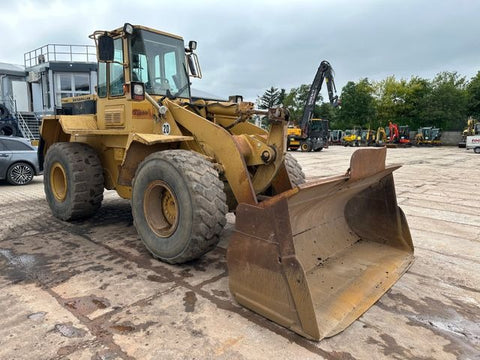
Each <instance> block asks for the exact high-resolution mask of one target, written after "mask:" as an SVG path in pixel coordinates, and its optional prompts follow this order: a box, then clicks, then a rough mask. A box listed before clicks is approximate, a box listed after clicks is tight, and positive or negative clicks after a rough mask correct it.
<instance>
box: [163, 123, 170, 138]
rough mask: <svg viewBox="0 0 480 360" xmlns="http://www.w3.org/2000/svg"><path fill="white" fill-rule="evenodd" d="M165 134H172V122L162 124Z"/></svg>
mask: <svg viewBox="0 0 480 360" xmlns="http://www.w3.org/2000/svg"><path fill="white" fill-rule="evenodd" d="M162 132H163V135H170V124H169V123H167V122H165V123H163V124H162Z"/></svg>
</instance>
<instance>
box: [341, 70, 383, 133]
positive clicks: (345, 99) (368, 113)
mask: <svg viewBox="0 0 480 360" xmlns="http://www.w3.org/2000/svg"><path fill="white" fill-rule="evenodd" d="M373 93H374V89H373V86H372V84H371V83H370V82H369V81H368V79H362V80H360V81H359V82H358V83H357V84H356V83H354V82H353V81H349V82H348V83H347V84H346V85H345V86H344V87H343V89H342V95H341V99H342V106H341V108H340V109H339V110H338V114H337V117H336V121H335V124H334V125H335V128H340V129H346V128H352V127H354V126H361V127H363V128H367V127H369V126H370V127H371V128H372V129H373V127H374V122H375V113H376V107H375V99H374V97H373Z"/></svg>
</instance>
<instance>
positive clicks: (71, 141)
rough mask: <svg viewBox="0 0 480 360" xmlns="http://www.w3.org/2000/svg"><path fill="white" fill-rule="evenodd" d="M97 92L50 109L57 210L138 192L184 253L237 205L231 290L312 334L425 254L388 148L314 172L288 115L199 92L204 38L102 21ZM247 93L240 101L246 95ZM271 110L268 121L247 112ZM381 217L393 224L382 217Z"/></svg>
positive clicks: (211, 243) (45, 133)
mask: <svg viewBox="0 0 480 360" xmlns="http://www.w3.org/2000/svg"><path fill="white" fill-rule="evenodd" d="M91 37H92V38H93V39H94V40H95V42H96V45H97V57H98V62H99V64H98V86H97V94H96V95H89V96H82V97H76V98H70V99H65V101H64V104H63V105H64V106H63V109H62V112H63V113H62V114H61V115H55V116H46V117H45V118H44V119H43V123H42V127H41V141H40V144H39V156H40V160H41V162H42V164H43V167H44V183H45V185H44V186H45V193H46V198H47V201H48V204H49V206H50V208H51V210H52V212H53V214H54V215H55V216H57V217H58V218H60V219H63V220H66V221H68V220H72V219H79V218H85V217H88V216H93V215H94V214H95V212H96V211H97V210H98V208H99V207H100V205H101V202H102V199H103V189H104V188H106V189H115V190H116V191H117V193H118V194H119V195H120V196H121V197H123V198H125V199H130V200H131V206H132V213H133V218H134V223H135V227H136V229H137V231H138V234H139V236H140V238H141V240H142V241H143V243H144V244H145V246H146V248H147V249H148V250H149V251H150V252H151V253H152V254H153V256H154V257H156V258H158V259H160V260H161V261H165V262H169V263H173V264H175V263H183V262H186V261H189V260H193V259H196V258H198V257H201V256H202V255H203V254H204V253H206V252H207V251H209V250H211V249H212V248H214V247H215V245H216V244H217V242H218V241H219V236H220V234H221V233H222V229H223V227H224V225H225V223H226V221H225V214H226V213H227V211H228V210H231V211H232V210H235V212H236V223H235V230H234V232H233V235H232V236H231V238H230V239H229V247H228V251H227V264H228V271H229V281H230V290H231V293H232V294H233V296H234V297H235V299H236V300H237V301H238V302H239V303H240V304H242V305H244V306H246V307H247V308H249V309H251V310H253V311H255V312H257V313H259V314H261V315H263V316H265V317H267V318H269V319H271V320H273V321H275V322H277V323H278V324H281V325H283V326H285V327H286V328H289V329H291V330H293V331H295V332H297V333H298V334H301V335H303V336H305V337H307V338H309V339H315V340H319V339H322V338H323V337H326V336H332V335H335V334H337V333H338V332H340V331H342V330H343V329H345V328H346V327H347V326H348V325H349V324H350V323H352V322H353V321H354V320H355V319H356V318H358V317H359V316H360V315H361V314H362V313H363V312H365V311H366V310H367V309H368V308H369V307H370V306H371V305H372V304H374V303H375V302H376V301H377V300H378V299H379V298H380V297H381V296H382V294H383V293H384V292H385V291H387V290H388V289H389V288H390V287H391V286H392V285H393V284H394V283H395V282H396V281H397V280H398V279H399V278H400V276H401V275H402V274H403V273H404V272H405V271H406V270H407V269H408V267H409V265H410V264H411V262H412V261H413V246H412V240H411V237H410V233H409V228H408V225H407V222H406V220H405V216H404V215H403V213H402V211H401V209H400V208H399V207H398V206H397V202H396V195H395V188H394V183H393V175H392V172H393V171H394V170H395V169H397V168H398V167H399V166H385V156H386V152H385V149H365V150H358V151H356V152H355V153H354V154H353V156H352V158H351V162H350V169H349V170H348V171H347V173H346V174H344V175H341V176H336V177H333V178H328V179H323V180H319V181H315V182H310V183H305V176H304V174H303V172H302V170H301V167H300V166H299V164H298V163H297V162H296V161H295V160H294V158H293V157H291V156H288V154H286V128H287V120H288V119H287V118H288V116H287V115H288V114H287V113H286V112H285V111H284V110H283V109H281V108H280V109H269V110H267V111H257V110H255V109H254V107H253V104H252V103H249V102H243V101H233V100H232V101H211V100H210V101H206V100H202V99H196V100H193V99H192V97H191V94H190V82H189V76H194V77H200V76H201V72H200V68H199V63H198V58H197V56H196V54H195V52H194V50H195V48H196V42H193V41H191V42H189V44H188V46H187V47H186V48H185V45H184V42H183V40H182V38H181V37H178V36H175V35H172V34H168V33H164V32H161V31H157V30H154V29H150V28H147V27H143V26H133V25H131V24H125V25H124V26H123V27H122V28H119V29H116V30H113V31H96V32H94V33H93V34H92V35H91ZM236 100H240V99H238V98H237V99H236ZM253 114H262V115H264V116H265V115H266V116H268V117H269V120H270V124H271V126H270V129H269V131H268V132H267V131H264V130H262V129H260V128H258V127H256V126H254V125H252V124H250V123H249V122H247V121H246V120H248V119H249V118H250V117H251V116H252V115H253ZM379 224H380V225H379Z"/></svg>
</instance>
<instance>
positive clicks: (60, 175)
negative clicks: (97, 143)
mask: <svg viewBox="0 0 480 360" xmlns="http://www.w3.org/2000/svg"><path fill="white" fill-rule="evenodd" d="M43 185H44V189H45V195H46V197H47V201H48V205H49V206H50V209H51V210H52V213H53V215H54V216H55V217H57V218H59V219H62V220H67V221H69V220H75V219H81V218H86V217H90V216H92V215H93V214H95V213H96V212H97V210H98V209H99V208H100V205H101V204H102V200H103V188H104V179H103V167H102V164H101V162H100V160H99V158H98V156H97V154H96V152H95V150H94V149H93V148H92V147H90V146H89V145H87V144H82V143H67V142H61V143H56V144H53V145H52V146H50V148H49V149H48V151H47V155H46V156H45V165H44V181H43Z"/></svg>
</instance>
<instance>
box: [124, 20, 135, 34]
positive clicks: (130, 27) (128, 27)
mask: <svg viewBox="0 0 480 360" xmlns="http://www.w3.org/2000/svg"><path fill="white" fill-rule="evenodd" d="M123 31H124V32H125V33H126V34H128V35H132V34H133V25H132V24H129V23H125V25H123Z"/></svg>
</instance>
